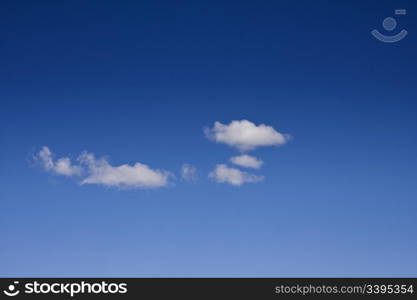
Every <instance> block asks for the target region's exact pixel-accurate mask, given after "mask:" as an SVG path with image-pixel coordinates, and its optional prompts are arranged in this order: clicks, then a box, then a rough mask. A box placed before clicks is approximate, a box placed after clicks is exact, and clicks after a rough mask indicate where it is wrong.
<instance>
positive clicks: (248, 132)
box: [205, 120, 289, 151]
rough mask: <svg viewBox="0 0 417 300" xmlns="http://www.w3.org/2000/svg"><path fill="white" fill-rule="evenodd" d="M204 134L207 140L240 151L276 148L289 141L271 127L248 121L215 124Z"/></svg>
mask: <svg viewBox="0 0 417 300" xmlns="http://www.w3.org/2000/svg"><path fill="white" fill-rule="evenodd" d="M205 133H206V136H207V137H208V138H209V139H212V140H214V141H215V142H217V143H223V144H226V145H229V146H231V147H235V148H237V149H239V150H240V151H250V150H254V149H255V148H257V147H261V146H278V145H282V144H285V143H286V142H287V141H288V139H289V136H288V135H285V134H282V133H279V132H278V131H276V130H275V129H274V128H273V127H272V126H267V125H264V124H260V125H255V124H254V123H252V122H250V121H248V120H241V121H232V122H231V123H230V124H228V125H225V124H222V123H220V122H215V123H214V127H213V128H206V129H205Z"/></svg>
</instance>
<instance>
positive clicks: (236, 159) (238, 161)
mask: <svg viewBox="0 0 417 300" xmlns="http://www.w3.org/2000/svg"><path fill="white" fill-rule="evenodd" d="M230 161H231V162H232V163H234V164H235V165H238V166H241V167H245V168H253V169H259V168H260V167H261V166H262V165H263V163H264V162H263V161H262V160H260V159H257V158H256V157H254V156H250V155H246V154H243V155H239V156H233V157H232V158H231V159H230Z"/></svg>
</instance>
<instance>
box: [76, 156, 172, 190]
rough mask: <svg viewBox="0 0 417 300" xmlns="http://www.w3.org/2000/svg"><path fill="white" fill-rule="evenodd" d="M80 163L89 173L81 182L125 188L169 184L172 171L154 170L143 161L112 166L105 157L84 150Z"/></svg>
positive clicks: (155, 186)
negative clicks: (95, 155) (98, 157)
mask: <svg viewBox="0 0 417 300" xmlns="http://www.w3.org/2000/svg"><path fill="white" fill-rule="evenodd" d="M78 160H79V161H80V163H81V164H82V165H83V166H85V168H86V171H87V173H88V175H87V177H86V178H85V179H84V180H82V182H81V184H102V185H106V186H116V187H122V188H123V187H124V188H157V187H163V186H166V185H168V179H169V177H170V173H169V172H167V171H163V170H153V169H151V168H150V167H148V166H147V165H144V164H142V163H139V162H137V163H135V164H134V165H132V166H131V165H127V164H124V165H120V166H116V167H114V166H111V165H110V164H109V162H108V161H107V160H106V159H104V158H101V159H96V158H95V157H94V154H92V153H87V152H84V153H83V154H81V155H80V157H79V159H78Z"/></svg>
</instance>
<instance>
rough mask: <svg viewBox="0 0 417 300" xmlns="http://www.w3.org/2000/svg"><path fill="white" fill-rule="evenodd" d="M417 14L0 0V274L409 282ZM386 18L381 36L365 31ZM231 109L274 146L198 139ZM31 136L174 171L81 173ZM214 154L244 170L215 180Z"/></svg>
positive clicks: (382, 9) (356, 6) (347, 7)
mask: <svg viewBox="0 0 417 300" xmlns="http://www.w3.org/2000/svg"><path fill="white" fill-rule="evenodd" d="M398 8H405V9H407V15H405V16H394V9H398ZM416 11H417V5H416V4H415V3H413V1H360V2H359V1H358V2H357V3H353V2H351V1H337V3H336V1H256V2H254V1H240V2H239V3H237V2H234V1H181V2H175V3H174V2H173V1H88V2H86V1H70V2H65V3H63V2H56V1H40V2H39V1H36V2H33V1H23V3H22V1H19V2H16V1H2V3H1V4H0V25H1V26H0V34H1V35H0V36H1V37H2V38H1V39H0V54H1V56H0V57H1V58H0V60H1V68H0V82H1V88H0V103H1V109H0V125H1V126H0V142H1V148H0V154H1V155H0V165H1V168H0V177H1V178H2V179H1V182H2V184H1V189H0V203H1V210H0V235H1V242H0V275H1V276H274V277H275V276H277V277H285V276H416V275H417V273H416V270H417V255H416V253H417V240H416V236H417V218H416V209H417V201H416V199H417V184H416V179H417V156H416V153H417V151H416V150H417V136H416V129H417V122H416V113H417V104H416V99H417V87H416V86H417V85H416V80H417V60H416V53H417V51H416V50H417V46H416V45H417V44H416V35H415V32H417V26H416V21H415V20H416ZM389 16H394V17H395V18H396V19H397V21H398V31H399V30H400V29H403V28H404V29H407V30H408V31H409V35H408V36H407V37H406V38H405V39H404V40H402V41H400V42H398V43H393V44H387V43H382V42H380V41H377V40H376V39H375V38H373V37H372V36H371V34H370V31H371V30H372V29H378V30H380V31H381V32H383V29H382V25H381V22H382V20H383V19H384V18H386V17H389ZM396 32H397V31H394V33H396ZM233 120H236V121H239V120H249V121H250V122H252V123H253V124H255V125H260V124H266V125H267V126H271V127H272V128H273V129H274V130H275V131H276V132H278V133H282V134H289V135H291V139H289V140H288V141H286V143H284V144H283V145H281V146H279V147H277V146H276V145H275V146H269V147H266V146H265V147H258V148H257V149H255V150H253V151H249V152H248V153H246V154H247V155H253V156H255V157H257V158H258V159H261V160H262V161H263V162H264V163H263V165H262V166H261V168H260V169H248V168H243V167H241V166H236V165H233V164H232V163H231V162H230V161H229V160H230V158H231V157H232V156H237V155H240V154H241V153H240V151H239V149H236V147H231V146H228V145H225V144H222V143H216V142H215V140H214V141H213V137H212V138H211V139H209V138H207V136H206V135H205V133H204V128H213V126H214V123H215V122H220V123H222V124H225V125H228V124H230V122H231V121H233ZM43 146H47V147H49V149H50V151H52V153H53V155H55V156H54V159H55V160H54V163H56V159H59V158H60V157H68V158H71V160H72V162H73V163H74V164H77V163H78V162H77V157H79V155H80V154H81V153H83V151H88V152H89V153H94V155H95V157H96V159H100V158H101V157H107V158H106V159H107V160H106V161H107V162H108V163H109V164H111V165H112V166H120V165H124V164H127V165H129V166H132V165H134V164H135V163H137V162H139V163H141V164H145V165H147V166H149V167H150V168H151V170H167V171H168V172H171V173H172V174H173V176H172V177H170V178H169V184H167V185H166V186H160V187H154V188H140V187H139V188H138V187H136V188H134V187H128V188H126V187H119V186H108V185H106V184H80V183H81V182H82V180H84V179H85V178H86V177H85V176H84V177H83V178H80V177H79V176H78V177H77V176H61V175H59V174H56V172H54V170H53V169H49V170H45V168H43V167H42V162H40V161H39V159H38V160H37V161H36V160H34V156H36V155H37V154H38V153H39V151H40V150H41V148H42V147H43ZM184 163H187V164H190V165H192V166H194V167H195V168H196V169H197V173H196V176H195V177H196V178H195V180H191V181H185V180H182V179H181V174H180V172H181V167H182V165H183V164H184ZM219 164H225V165H226V166H228V167H229V168H235V169H237V170H241V171H245V172H248V174H249V173H250V174H252V175H253V176H259V177H262V180H254V181H256V182H248V183H243V184H241V185H239V186H236V185H231V184H228V183H227V182H226V183H225V182H223V183H219V182H216V178H213V177H212V178H209V173H210V172H212V171H213V170H214V168H215V167H216V165H219ZM84 168H85V167H84ZM88 170H90V169H88V167H87V172H88ZM90 175H91V174H90ZM86 176H89V175H86ZM87 178H88V177H87ZM256 178H258V177H256Z"/></svg>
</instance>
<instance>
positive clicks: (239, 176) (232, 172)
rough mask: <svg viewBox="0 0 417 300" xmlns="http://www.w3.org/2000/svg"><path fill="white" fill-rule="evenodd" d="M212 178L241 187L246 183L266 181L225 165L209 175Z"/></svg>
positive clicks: (217, 167) (220, 165)
mask: <svg viewBox="0 0 417 300" xmlns="http://www.w3.org/2000/svg"><path fill="white" fill-rule="evenodd" d="M209 177H210V178H213V179H214V180H216V181H217V182H220V183H229V184H231V185H235V186H240V185H242V184H244V183H247V182H248V183H255V182H259V181H261V180H263V179H264V177H263V176H257V175H253V174H250V173H247V172H243V171H241V170H239V169H236V168H230V167H228V166H226V165H224V164H219V165H217V166H216V168H215V169H214V170H213V171H212V172H211V173H210V174H209Z"/></svg>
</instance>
